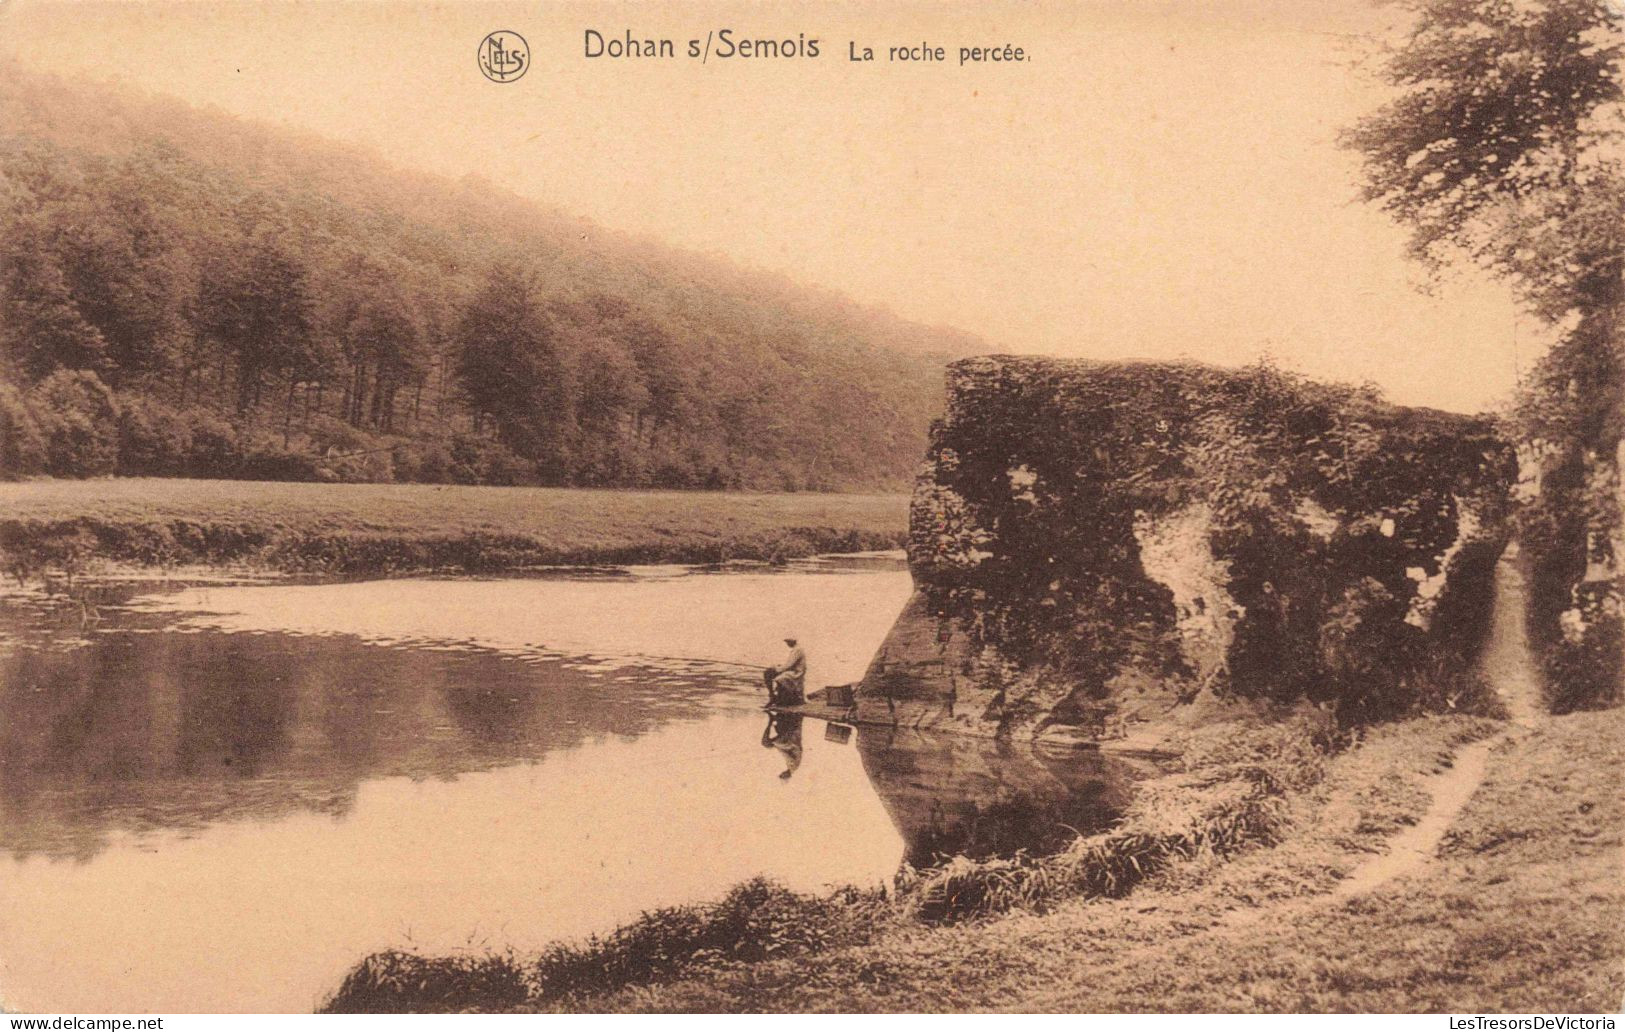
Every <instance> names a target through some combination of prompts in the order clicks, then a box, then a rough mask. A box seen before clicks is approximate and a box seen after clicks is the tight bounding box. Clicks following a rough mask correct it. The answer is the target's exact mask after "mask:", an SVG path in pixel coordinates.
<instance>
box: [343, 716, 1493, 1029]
mask: <svg viewBox="0 0 1625 1032" xmlns="http://www.w3.org/2000/svg"><path fill="white" fill-rule="evenodd" d="M1502 726H1503V725H1502V724H1501V723H1500V722H1498V721H1494V720H1489V719H1485V718H1477V717H1463V716H1452V717H1426V718H1419V719H1416V720H1411V721H1406V722H1402V723H1397V724H1392V725H1385V726H1382V727H1379V728H1375V729H1372V730H1370V731H1369V732H1368V733H1366V735H1365V736H1364V739H1363V741H1361V742H1360V743H1359V744H1358V745H1355V746H1352V747H1345V748H1339V744H1340V743H1339V742H1337V741H1336V740H1335V736H1334V738H1332V739H1330V740H1329V739H1327V738H1325V737H1323V732H1325V731H1327V730H1329V729H1328V728H1327V726H1326V725H1324V724H1322V723H1320V722H1318V721H1317V720H1316V719H1315V718H1314V715H1313V714H1309V713H1300V714H1299V716H1298V717H1295V718H1291V719H1287V720H1280V721H1275V722H1270V723H1266V724H1258V723H1251V722H1232V723H1214V724H1212V725H1210V726H1209V727H1207V728H1204V729H1203V730H1201V731H1199V732H1197V733H1195V734H1193V735H1192V736H1191V737H1190V738H1188V739H1187V740H1186V741H1185V742H1183V743H1182V744H1183V745H1184V750H1183V755H1184V757H1185V760H1184V762H1183V763H1182V764H1181V767H1180V769H1179V770H1177V771H1175V772H1173V773H1171V774H1170V775H1169V776H1168V777H1167V778H1165V779H1162V780H1161V781H1160V782H1154V783H1149V784H1148V785H1147V786H1144V789H1143V791H1142V794H1141V796H1140V797H1139V799H1138V801H1137V802H1136V803H1135V805H1134V806H1133V808H1132V809H1131V811H1130V812H1129V813H1128V814H1127V815H1126V817H1125V820H1124V821H1123V823H1122V824H1120V825H1119V826H1118V827H1117V828H1116V829H1114V830H1112V831H1111V832H1108V833H1106V834H1103V835H1097V836H1093V837H1090V838H1087V839H1080V840H1079V841H1078V842H1077V843H1075V844H1074V845H1073V846H1072V847H1071V848H1070V849H1067V850H1064V851H1063V852H1062V853H1060V854H1056V855H1054V856H1050V857H1043V858H1030V857H1017V858H1015V859H1013V860H989V861H982V862H974V861H968V860H965V859H963V858H959V859H956V860H953V861H949V862H948V863H946V864H945V865H943V866H942V867H939V868H936V869H932V870H928V871H922V872H905V874H904V876H903V877H902V878H901V879H900V880H899V883H898V885H897V886H896V887H895V888H894V890H893V891H892V892H891V893H888V894H884V895H883V894H879V893H857V892H854V891H851V890H847V891H845V892H839V893H836V894H834V895H832V896H830V897H824V898H814V897H807V896H796V895H794V894H790V893H785V892H783V891H782V890H776V891H775V890H772V889H771V888H770V887H764V886H742V887H741V888H740V889H739V890H736V893H735V896H738V897H740V898H739V899H735V898H734V897H733V896H731V897H729V899H727V900H723V901H721V902H720V903H718V904H715V905H712V906H692V907H682V908H674V909H672V910H669V911H661V912H657V913H654V914H650V915H646V917H645V918H644V919H642V920H641V921H639V922H636V923H634V924H633V925H630V926H627V927H625V928H622V929H620V930H619V931H617V932H616V933H614V934H612V935H610V936H608V937H607V938H605V939H601V940H593V941H590V942H586V943H581V944H570V945H563V946H560V947H557V948H555V949H554V950H552V951H549V952H548V953H546V954H544V955H542V956H539V957H530V958H521V957H515V956H512V955H501V956H494V955H483V954H476V955H464V956H451V957H444V956H443V957H420V956H417V955H413V954H409V953H402V952H398V951H391V952H387V953H384V954H378V955H375V956H373V957H370V958H368V959H367V960H366V961H365V962H363V964H361V965H360V966H359V967H358V968H357V969H356V970H355V971H354V972H352V974H351V975H350V977H349V979H348V980H347V981H346V983H345V985H344V986H343V987H341V988H340V989H339V991H338V992H337V993H336V995H335V997H334V999H333V1000H331V1001H330V1002H329V1004H328V1006H329V1008H330V1009H333V1010H362V1011H378V1010H397V1009H405V1010H439V1009H453V1010H462V1009H477V1010H493V1009H495V1010H515V1009H517V1010H533V1009H541V1010H560V1011H577V1010H588V1011H599V1010H637V1011H691V1010H700V1011H707V1010H720V1011H761V1010H786V1011H797V1010H859V1011H865V1010H876V1011H914V1010H942V1009H947V1010H1006V1009H1012V1010H1022V1009H1078V1010H1085V1011H1088V1010H1114V1009H1115V1010H1135V1009H1165V1006H1166V1005H1164V1004H1162V1003H1159V1002H1156V1001H1155V1000H1143V1001H1136V1002H1132V1003H1117V1004H1114V1003H1112V1002H1111V1000H1110V999H1108V998H1107V997H1106V996H1105V995H1101V996H1099V997H1098V998H1096V997H1091V998H1090V999H1088V1000H1086V1001H1083V1002H1080V1003H1077V1004H1075V1005H1074V1004H1073V1003H1070V1002H1068V1003H1055V1002H1039V999H1038V997H1037V996H1036V995H1035V994H1036V993H1037V992H1038V991H1039V989H1041V988H1042V989H1046V990H1048V991H1055V990H1058V989H1061V988H1064V987H1072V984H1073V982H1074V981H1075V980H1076V978H1077V974H1076V973H1077V972H1079V971H1091V972H1092V971H1093V970H1094V969H1095V967H1096V966H1097V965H1098V964H1100V963H1101V961H1100V959H1099V957H1100V956H1104V955H1108V954H1110V953H1111V952H1112V950H1120V951H1121V950H1131V949H1133V950H1141V951H1143V952H1145V953H1146V956H1147V957H1148V958H1150V960H1151V961H1155V962H1156V963H1157V964H1160V963H1162V961H1161V960H1158V959H1157V958H1160V957H1163V950H1164V947H1170V952H1169V953H1168V956H1170V957H1171V956H1172V955H1173V953H1172V952H1171V944H1173V943H1175V942H1178V941H1183V940H1185V939H1187V938H1189V937H1190V936H1193V935H1196V934H1198V933H1200V932H1202V931H1204V930H1206V929H1210V928H1218V927H1222V926H1224V925H1226V924H1227V923H1229V922H1232V921H1234V920H1235V918H1236V916H1237V915H1238V914H1240V913H1243V912H1246V911H1249V910H1253V909H1256V908H1259V907H1274V906H1284V905H1289V904H1290V905H1299V904H1301V901H1304V900H1310V899H1315V898H1328V894H1329V893H1331V892H1333V891H1334V889H1335V887H1336V886H1337V885H1338V883H1339V882H1340V881H1341V880H1343V879H1344V878H1346V877H1351V876H1354V875H1356V873H1357V872H1358V871H1359V870H1360V868H1361V866H1362V863H1363V862H1364V861H1365V860H1367V859H1369V857H1370V856H1372V855H1373V854H1374V853H1379V852H1381V851H1382V850H1383V849H1384V848H1385V847H1386V844H1387V842H1388V841H1389V839H1390V838H1391V837H1392V836H1394V835H1395V834H1396V833H1398V832H1399V831H1400V830H1402V829H1404V828H1406V827H1408V826H1410V825H1412V824H1415V823H1416V822H1418V821H1421V820H1422V819H1423V818H1424V816H1425V815H1426V814H1427V812H1428V810H1429V808H1430V805H1431V801H1432V797H1433V793H1432V791H1431V782H1432V780H1433V779H1436V778H1437V777H1439V776H1440V772H1441V771H1445V770H1448V769H1449V767H1450V765H1451V764H1452V763H1453V762H1454V761H1453V759H1452V757H1453V756H1454V755H1455V754H1456V753H1457V752H1458V751H1459V750H1462V749H1463V748H1464V747H1467V748H1471V746H1470V745H1469V743H1473V742H1478V741H1482V740H1484V739H1486V738H1489V737H1491V736H1492V735H1494V734H1495V733H1497V732H1498V731H1499V730H1500V729H1501V727H1502ZM747 896H748V897H750V899H751V900H755V901H756V902H755V904H753V905H754V906H757V907H763V902H764V901H765V902H766V903H770V904H771V905H770V906H765V907H763V909H765V912H766V913H767V914H768V915H769V917H770V918H771V919H765V918H764V919H761V920H759V921H758V922H757V924H760V927H757V926H756V924H752V923H750V922H743V923H742V921H741V919H740V916H739V915H740V912H741V911H742V910H743V909H746V908H744V907H743V904H742V902H741V901H742V900H743V899H744V898H745V897H747ZM758 896H759V897H761V899H760V900H756V897H758ZM713 940H715V941H713ZM1230 948H1231V947H1230V946H1229V945H1227V946H1226V947H1224V950H1229V949H1230ZM1237 948H1239V947H1237ZM1319 948H1320V949H1321V950H1323V951H1325V950H1331V949H1335V948H1337V944H1336V943H1334V942H1331V941H1328V942H1325V943H1322V944H1321V946H1320V947H1319ZM1183 963H1187V964H1189V963H1193V961H1192V960H1191V959H1190V958H1189V957H1186V958H1185V960H1184V961H1183ZM1228 963H1230V958H1227V957H1226V956H1224V955H1223V951H1221V954H1220V955H1216V956H1214V957H1210V958H1207V961H1206V973H1205V975H1204V976H1203V977H1206V978H1211V979H1213V980H1214V981H1215V982H1216V983H1219V982H1223V981H1224V980H1225V978H1226V977H1227V976H1225V975H1224V974H1223V971H1222V968H1223V967H1224V965H1226V964H1228ZM1124 970H1125V977H1127V975H1128V974H1129V973H1131V972H1132V971H1133V970H1134V969H1133V968H1132V966H1131V967H1129V968H1125V969H1124ZM1034 972H1043V977H1041V978H1039V979H1038V980H1036V981H1035V980H1034V979H1033V974H1034ZM945 976H946V977H945ZM606 983H611V984H606ZM1091 984H1093V975H1092V974H1091ZM1393 1005H1394V1006H1395V1007H1398V1008H1400V1009H1404V1008H1405V1007H1406V1002H1405V999H1404V998H1403V997H1400V996H1396V997H1395V999H1394V1001H1393ZM1179 1009H1191V1010H1211V1009H1215V1004H1214V1003H1213V1002H1212V1001H1207V1002H1200V1003H1198V1002H1191V1001H1187V1002H1186V1004H1185V1005H1184V1006H1182V1007H1180V1008H1179ZM1221 1009H1222V1008H1221ZM1241 1009H1248V1008H1247V1007H1245V1006H1242V1007H1241ZM1263 1009H1270V1008H1267V1007H1266V1008H1263ZM1276 1009H1283V1008H1276ZM1284 1009H1292V1008H1284Z"/></svg>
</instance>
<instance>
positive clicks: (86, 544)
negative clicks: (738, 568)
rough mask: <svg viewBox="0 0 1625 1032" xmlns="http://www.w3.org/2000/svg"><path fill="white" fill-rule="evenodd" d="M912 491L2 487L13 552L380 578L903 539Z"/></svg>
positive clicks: (2, 540)
mask: <svg viewBox="0 0 1625 1032" xmlns="http://www.w3.org/2000/svg"><path fill="white" fill-rule="evenodd" d="M907 510H908V499H907V498H906V497H905V496H902V495H845V494H841V495H834V494H745V493H723V492H683V491H595V490H572V489H561V488H522V487H464V486H440V485H427V484H296V483H266V482H249V481H226V480H180V479H146V478H135V479H109V480H50V481H32V482H27V483H0V514H4V515H3V517H0V558H3V561H4V563H5V567H6V571H7V572H8V573H10V574H13V575H17V576H31V575H34V574H37V573H38V572H40V571H42V570H44V569H47V568H55V569H58V570H67V571H73V570H77V569H82V568H84V567H85V566H86V565H87V564H91V563H94V562H96V561H98V560H107V561H114V562H120V563H137V564H143V565H168V564H182V563H215V564H218V563H249V564H255V565H260V566H265V567H269V568H273V569H279V570H288V571H299V572H320V573H334V574H352V575H353V574H380V573H397V572H413V571H423V570H440V569H457V570H468V571H493V570H501V569H512V568H517V567H523V566H534V565H545V564H552V563H576V564H582V563H632V562H696V563H697V562H718V561H722V560H726V559H770V560H771V559H777V558H794V557H797V556H806V555H813V554H816V553H819V552H851V551H863V550H867V549H876V548H895V547H898V546H899V545H900V544H901V543H902V541H903V538H904V535H905V532H904V527H905V526H906V524H907Z"/></svg>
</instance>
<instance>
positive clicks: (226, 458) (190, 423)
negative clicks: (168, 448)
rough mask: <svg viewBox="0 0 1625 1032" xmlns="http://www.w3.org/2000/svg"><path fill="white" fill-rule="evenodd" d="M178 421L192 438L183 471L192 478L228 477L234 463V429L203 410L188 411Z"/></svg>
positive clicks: (235, 440)
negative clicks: (182, 423) (181, 420)
mask: <svg viewBox="0 0 1625 1032" xmlns="http://www.w3.org/2000/svg"><path fill="white" fill-rule="evenodd" d="M182 418H183V419H184V420H185V423H186V431H187V433H188V434H189V435H190V436H191V438H192V451H191V455H190V456H189V458H188V460H187V471H188V472H189V473H191V474H192V475H194V476H203V477H206V476H215V477H228V476H230V475H231V473H232V471H233V470H234V468H235V467H236V463H237V456H238V450H237V428H236V427H235V426H233V425H232V424H231V422H230V420H227V419H226V418H225V417H223V416H221V415H220V414H219V413H217V412H213V411H211V410H209V409H206V408H192V409H188V410H186V411H185V412H184V413H182Z"/></svg>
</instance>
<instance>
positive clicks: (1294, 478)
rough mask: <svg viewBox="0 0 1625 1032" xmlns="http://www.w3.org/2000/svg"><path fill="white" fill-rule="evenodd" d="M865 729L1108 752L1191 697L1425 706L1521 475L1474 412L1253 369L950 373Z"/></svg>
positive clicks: (1471, 637)
mask: <svg viewBox="0 0 1625 1032" xmlns="http://www.w3.org/2000/svg"><path fill="white" fill-rule="evenodd" d="M948 392H949V395H948V413H947V416H946V418H945V419H944V420H942V421H940V422H939V423H938V424H937V425H936V426H934V427H933V430H932V436H931V444H930V449H929V452H928V454H927V456H926V460H925V463H924V466H923V468H922V470H921V473H920V476H919V480H918V482H917V485H916V488H915V492H914V499H913V503H912V507H911V515H910V540H909V565H910V569H911V571H912V573H913V577H914V584H915V592H914V596H913V598H912V599H911V600H910V602H909V603H908V605H907V607H906V608H905V609H904V611H903V613H902V615H901V616H900V617H899V619H898V621H897V624H896V625H895V626H894V627H893V629H892V631H891V634H890V636H889V637H888V638H887V640H886V642H885V645H884V646H883V647H882V648H881V650H880V652H879V653H878V654H877V655H876V657H875V659H874V661H873V663H872V664H871V665H870V668H869V671H868V673H867V675H866V676H865V678H864V680H863V683H862V685H861V686H860V688H859V692H858V704H859V717H860V719H863V720H866V721H877V722H890V723H896V724H899V725H906V726H913V727H924V728H937V729H943V730H958V731H965V732H970V733H974V734H982V735H1011V734H1017V733H1020V734H1024V735H1040V734H1041V735H1046V736H1047V735H1051V734H1054V735H1061V736H1064V737H1072V738H1077V737H1083V738H1089V739H1096V740H1099V739H1102V738H1110V737H1113V736H1115V735H1119V734H1121V733H1122V732H1123V730H1124V728H1125V726H1126V725H1127V724H1129V723H1132V722H1133V721H1134V720H1135V719H1137V718H1142V717H1143V716H1144V714H1145V713H1147V712H1151V711H1159V712H1160V711H1165V710H1167V709H1168V708H1169V706H1170V705H1171V704H1173V703H1176V702H1179V701H1181V700H1187V701H1188V700H1189V699H1191V698H1194V697H1195V696H1196V695H1198V694H1200V693H1201V692H1203V691H1212V692H1216V693H1221V694H1223V693H1230V694H1235V695H1241V696H1253V697H1264V698H1269V699H1275V700H1280V701H1291V700H1296V699H1299V698H1309V699H1314V700H1317V701H1326V700H1330V701H1333V702H1335V703H1336V704H1337V705H1338V706H1339V707H1340V708H1342V709H1344V710H1346V711H1348V712H1349V713H1350V715H1353V716H1359V715H1362V714H1367V715H1378V714H1380V713H1382V712H1386V711H1394V710H1397V709H1402V708H1404V707H1406V706H1409V705H1411V704H1413V703H1414V702H1416V701H1417V698H1418V693H1419V692H1421V691H1424V690H1425V688H1424V686H1425V685H1426V684H1430V683H1432V684H1437V683H1438V682H1439V681H1440V679H1441V678H1443V677H1445V676H1446V672H1447V671H1448V670H1449V669H1450V668H1451V667H1452V665H1454V666H1457V667H1459V666H1461V663H1460V660H1462V659H1463V657H1465V656H1466V655H1467V654H1468V653H1470V652H1471V651H1472V649H1473V648H1474V646H1475V645H1476V643H1477V640H1478V637H1479V635H1480V634H1481V632H1482V628H1483V626H1484V623H1485V621H1486V620H1487V618H1488V603H1489V599H1488V596H1487V594H1486V592H1485V590H1484V589H1485V587H1486V585H1487V583H1488V579H1489V577H1490V575H1491V572H1492V569H1493V564H1494V561H1495V558H1496V556H1497V555H1498V554H1499V552H1500V549H1501V547H1502V545H1503V544H1504V542H1505V537H1506V532H1505V523H1506V516H1507V511H1508V498H1509V493H1510V490H1511V487H1512V484H1513V481H1514V478H1515V476H1516V468H1517V466H1516V461H1515V459H1514V457H1513V454H1512V452H1511V450H1510V449H1509V448H1508V447H1507V446H1506V445H1505V444H1504V443H1503V442H1502V441H1501V440H1500V438H1499V437H1498V436H1497V435H1496V433H1495V431H1494V427H1493V426H1492V424H1491V423H1490V421H1489V420H1487V419H1481V418H1476V417H1468V416H1458V415H1453V414H1449V413H1443V412H1436V411H1432V410H1425V409H1404V408H1398V407H1395V406H1391V405H1387V404H1385V403H1383V402H1382V401H1381V400H1380V399H1379V398H1377V397H1376V396H1375V395H1374V394H1373V393H1371V392H1369V391H1365V390H1361V389H1356V388H1348V387H1341V386H1327V385H1319V384H1313V383H1309V382H1307V381H1304V380H1302V379H1299V378H1297V377H1293V376H1290V375H1288V374H1285V373H1282V372H1280V371H1278V370H1275V369H1273V368H1270V367H1254V368H1250V369H1246V370H1221V369H1216V368H1211V367H1206V366H1201V365H1196V364H1189V363H1178V364H1175V363H1085V362H1067V361H1060V360H1053V359H1037V358H1015V357H991V358H975V359H969V360H966V361H963V362H959V363H957V364H955V365H954V366H952V367H951V368H950V370H949V377H948Z"/></svg>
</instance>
